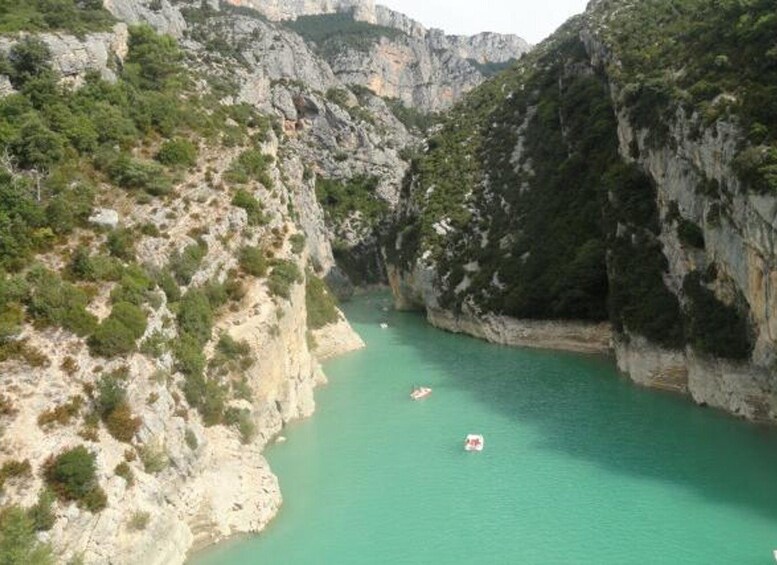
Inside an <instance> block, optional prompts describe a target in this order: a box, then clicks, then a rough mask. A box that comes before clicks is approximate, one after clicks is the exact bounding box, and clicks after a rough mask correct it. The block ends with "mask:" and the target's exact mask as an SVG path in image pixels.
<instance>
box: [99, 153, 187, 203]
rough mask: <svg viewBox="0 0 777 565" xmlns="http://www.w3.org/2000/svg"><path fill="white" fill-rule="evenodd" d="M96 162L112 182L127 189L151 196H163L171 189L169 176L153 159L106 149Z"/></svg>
mask: <svg viewBox="0 0 777 565" xmlns="http://www.w3.org/2000/svg"><path fill="white" fill-rule="evenodd" d="M96 164H97V166H98V167H99V168H100V169H101V170H103V171H105V173H106V174H107V175H108V177H110V179H111V180H112V181H113V182H114V183H116V184H117V185H119V186H120V187H122V188H126V189H128V190H143V191H145V192H147V193H148V194H150V195H151V196H163V195H165V194H168V193H169V192H170V190H171V189H172V184H171V182H170V178H169V177H168V176H167V174H166V173H165V171H164V169H163V168H162V166H161V165H159V164H158V163H155V162H153V161H147V160H144V159H136V158H134V157H132V156H130V155H129V154H127V153H123V152H115V151H107V152H104V153H102V154H101V155H100V156H99V159H98V161H97V163H96Z"/></svg>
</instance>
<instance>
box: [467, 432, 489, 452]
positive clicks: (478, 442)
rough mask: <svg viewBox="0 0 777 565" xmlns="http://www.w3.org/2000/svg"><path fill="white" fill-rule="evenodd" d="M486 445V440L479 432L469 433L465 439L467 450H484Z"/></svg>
mask: <svg viewBox="0 0 777 565" xmlns="http://www.w3.org/2000/svg"><path fill="white" fill-rule="evenodd" d="M485 446H486V440H485V438H484V437H483V436H481V435H479V434H469V435H468V436H467V439H466V440H464V450H465V451H483V448H484V447H485Z"/></svg>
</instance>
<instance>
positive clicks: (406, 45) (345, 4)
mask: <svg viewBox="0 0 777 565" xmlns="http://www.w3.org/2000/svg"><path fill="white" fill-rule="evenodd" d="M229 2H230V3H232V4H234V5H238V6H242V7H250V8H253V9H255V10H257V11H258V12H260V13H261V14H263V15H264V16H266V17H267V18H269V19H270V20H273V21H283V20H294V19H296V18H298V17H300V16H306V15H318V14H332V13H343V12H348V13H353V15H354V18H355V19H356V20H358V21H364V22H368V23H371V24H375V25H380V26H385V27H388V28H392V29H395V30H398V31H399V32H400V33H399V34H398V35H397V36H396V37H391V38H385V37H384V38H383V39H381V40H380V41H377V42H376V43H375V44H374V45H373V46H372V47H371V48H370V49H368V50H363V49H356V48H353V47H351V46H344V47H343V49H340V50H338V51H337V53H336V54H334V55H331V54H328V55H327V62H328V63H329V65H331V67H332V70H333V71H334V73H335V74H336V75H337V77H338V78H339V79H340V80H341V81H342V82H344V83H346V84H358V85H360V86H364V87H367V88H369V89H370V90H372V91H373V92H374V93H376V94H377V95H378V96H384V97H389V98H398V99H400V100H402V101H403V102H404V103H405V104H407V105H408V106H413V107H417V108H419V109H422V110H424V111H438V110H442V109H445V108H448V107H450V106H451V105H452V104H453V103H454V102H456V101H457V100H458V99H459V98H461V96H462V95H463V94H465V93H466V92H468V91H470V90H472V89H473V88H474V87H476V86H477V85H478V84H480V83H481V82H482V81H483V80H484V76H483V74H482V73H481V71H480V70H479V69H478V68H477V67H476V66H474V65H472V64H471V63H470V62H469V60H470V59H471V60H474V61H477V62H478V63H489V62H492V63H503V62H506V61H509V60H511V59H517V58H519V57H520V56H521V55H522V54H523V53H525V52H527V51H528V50H529V49H530V46H529V44H528V43H526V41H524V40H523V39H521V38H519V37H517V36H513V35H502V34H497V33H481V34H478V35H475V36H473V37H466V36H449V35H446V34H445V33H444V32H442V31H441V30H436V29H432V30H428V29H426V28H425V27H424V26H422V25H421V24H419V23H418V22H416V21H414V20H412V19H411V18H408V17H407V16H405V15H403V14H400V13H398V12H395V11H393V10H390V9H388V8H386V7H384V6H379V5H375V3H374V2H372V0H296V1H290V2H285V1H284V2H281V1H279V0H229Z"/></svg>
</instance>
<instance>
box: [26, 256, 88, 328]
mask: <svg viewBox="0 0 777 565" xmlns="http://www.w3.org/2000/svg"><path fill="white" fill-rule="evenodd" d="M28 281H29V282H30V286H31V289H32V290H31V296H30V299H29V302H28V303H27V312H28V313H29V314H30V316H32V317H33V318H34V319H35V320H37V321H38V322H40V323H42V324H47V325H55V326H61V327H63V328H65V329H67V330H70V331H72V332H73V333H75V334H77V335H79V336H86V335H88V334H90V333H91V332H93V331H94V329H95V326H96V325H97V320H96V318H95V317H94V316H93V315H92V314H90V313H88V312H87V311H86V306H87V305H88V304H89V299H88V297H87V295H86V293H85V292H84V291H83V290H81V289H80V288H78V287H76V286H73V285H71V284H69V283H66V282H64V281H63V280H62V279H61V278H59V276H58V275H56V274H54V273H52V272H50V271H47V270H45V269H41V268H35V269H33V270H32V271H31V272H30V274H29V276H28Z"/></svg>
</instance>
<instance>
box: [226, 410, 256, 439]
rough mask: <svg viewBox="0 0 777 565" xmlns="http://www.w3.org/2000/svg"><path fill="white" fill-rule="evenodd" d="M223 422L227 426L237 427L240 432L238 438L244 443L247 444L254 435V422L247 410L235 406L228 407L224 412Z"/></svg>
mask: <svg viewBox="0 0 777 565" xmlns="http://www.w3.org/2000/svg"><path fill="white" fill-rule="evenodd" d="M224 423H225V424H226V425H228V426H234V427H235V428H237V431H238V433H239V434H240V440H241V441H242V442H243V443H244V444H249V443H251V441H252V440H253V439H254V437H255V436H256V424H255V423H254V421H253V418H251V412H250V411H249V410H245V409H243V410H239V409H237V408H228V409H227V410H226V412H225V413H224Z"/></svg>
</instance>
